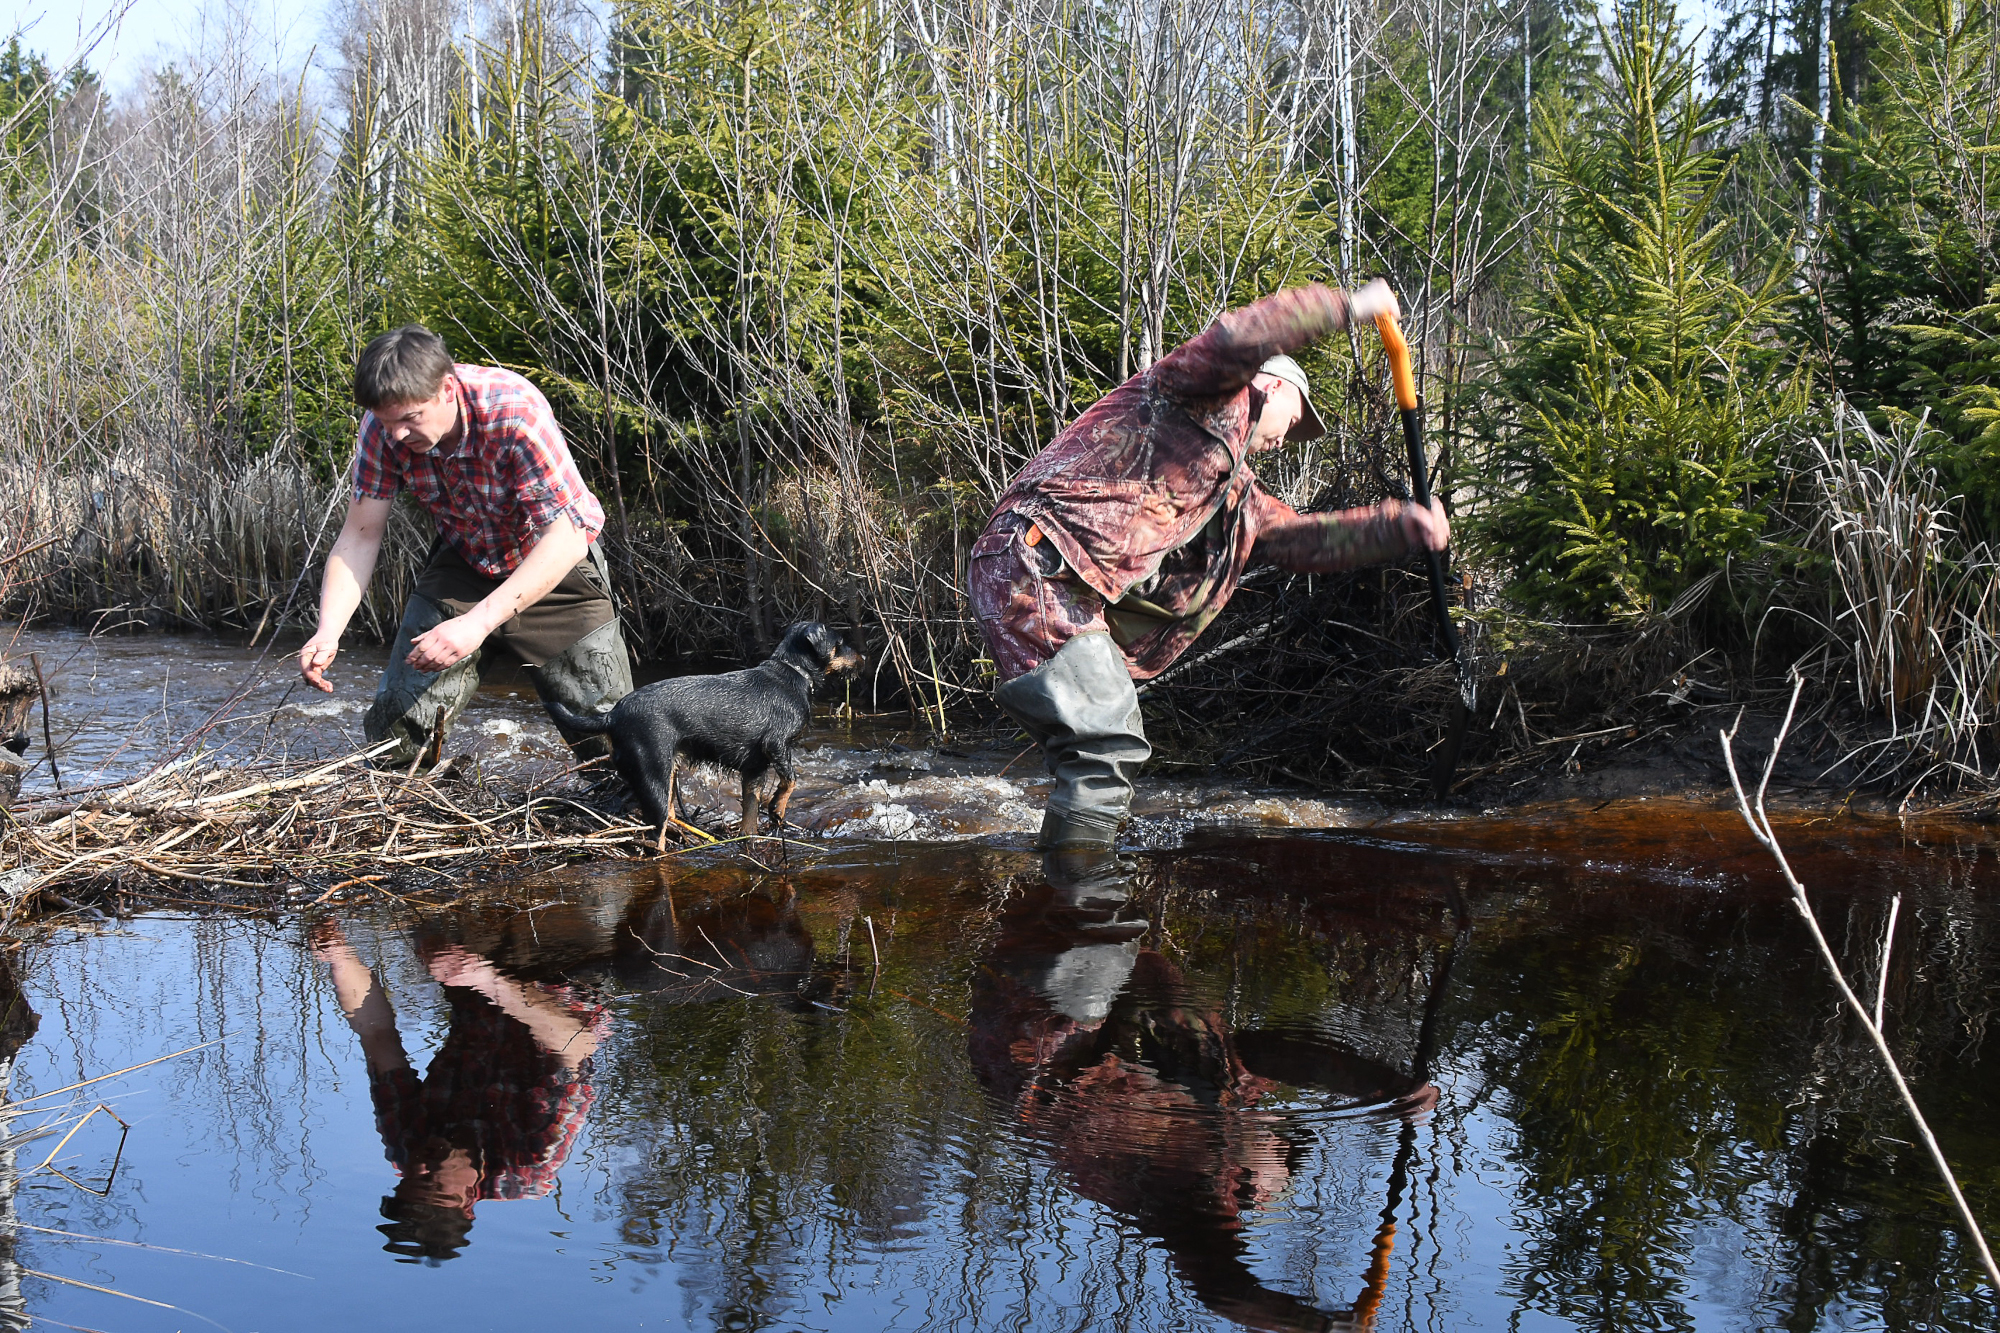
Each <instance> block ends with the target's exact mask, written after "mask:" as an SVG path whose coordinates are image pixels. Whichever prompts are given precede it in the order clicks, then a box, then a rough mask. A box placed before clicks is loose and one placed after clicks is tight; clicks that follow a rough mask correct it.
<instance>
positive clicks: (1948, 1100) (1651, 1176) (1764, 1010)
mask: <svg viewBox="0 0 2000 1333" xmlns="http://www.w3.org/2000/svg"><path fill="white" fill-rule="evenodd" d="M1808 854H1809V855H1810V854H1811V853H1808ZM1814 870H1817V871H1818V872H1819V873H1818V874H1817V876H1815V874H1814V873H1813V871H1814ZM1801 876H1802V878H1804V879H1805V880H1806V882H1807V885H1808V888H1809V889H1810V890H1812V892H1813V893H1814V896H1815V898H1816V899H1817V900H1818V902H1819V903H1820V908H1819V910H1820V914H1821V917H1822V919H1823V920H1825V921H1827V922H1829V923H1830V924H1831V926H1832V928H1831V929H1830V930H1829V934H1830V936H1831V937H1832V938H1833V939H1834V941H1835V947H1836V948H1837V949H1842V950H1843V951H1844V952H1845V953H1846V954H1847V955H1848V956H1850V957H1853V958H1856V959H1867V960H1870V961H1867V962H1864V963H1862V964H1861V965H1860V966H1858V967H1856V968H1855V969H1854V974H1855V975H1857V976H1859V977H1863V978H1867V979H1868V980H1869V981H1871V982H1872V980H1873V974H1874V970H1875V969H1874V966H1873V963H1872V959H1873V958H1874V956H1875V952H1876V950H1877V949H1878V948H1879V943H1880V933H1881V929H1882V926H1883V922H1884V920H1885V917H1886V911H1887V906H1888V897H1889V893H1890V892H1892V891H1894V889H1896V888H1900V890H1901V891H1902V893H1903V895H1904V897H1903V903H1902V910H1901V913H1900V923H1899V925H1898V931H1897V954H1896V957H1897V962H1896V964H1895V965H1894V966H1892V969H1891V975H1890V984H1889V990H1888V1006H1887V1012H1888V1015H1889V1020H1890V1021H1889V1033H1890V1039H1891V1041H1892V1042H1893V1043H1894V1044H1895V1045H1896V1046H1897V1049H1898V1054H1899V1058H1903V1057H1906V1058H1907V1060H1908V1063H1909V1065H1910V1066H1911V1067H1915V1068H1917V1069H1921V1070H1924V1071H1926V1074H1925V1076H1924V1077H1922V1078H1920V1080H1919V1082H1918V1097H1919V1100H1920V1101H1922V1102H1923V1103H1924V1104H1925V1105H1926V1108H1927V1111H1928V1113H1930V1114H1931V1116H1932V1121H1933V1124H1935V1125H1940V1126H1941V1127H1942V1126H1950V1125H1952V1124H1954V1123H1956V1125H1958V1126H1961V1127H1964V1128H1968V1129H1971V1128H1976V1127H1983V1128H1978V1132H1979V1133H1980V1134H1982V1135H1985V1136H1987V1137H1985V1140H1984V1141H1985V1142H1986V1143H1987V1144H1989V1145H1990V1144H1991V1142H1992V1139H1991V1138H1990V1128H1991V1125H1992V1123H1993V1122H1994V1117H1995V1114H1996V1112H2000V1095H1996V1094H2000V1080H1994V1079H1993V1078H1992V1077H1991V1075H1990V1073H1987V1074H1985V1075H1984V1076H1982V1074H1981V1072H1980V1071H1979V1069H1978V1058H1979V1055H1980V1053H1981V1048H1982V1042H1983V1038H1984V1032H1985V1027H1986V1024H1987V1019H1988V1015H1989V1014H1990V1012H1991V1005H1992V1003H1993V1001H1992V991H1993V986H1992V980H1991V979H1992V978H1993V977H1994V976H1995V975H1996V973H2000V953H1996V934H1995V930H1994V920H1993V918H1994V906H1993V895H1994V891H1995V887H1996V884H1995V877H1994V875H1993V872H1992V870H1991V868H1990V864H1989V862H1988V861H1987V860H1986V858H1984V857H1981V858H1978V859H1960V858H1953V857H1947V856H1938V857H1934V858H1931V857H1924V856H1918V857H1916V858H1913V859H1912V860H1909V861H1905V862H1900V863H1894V864H1887V865H1878V866H1875V867H1871V868H1870V871H1869V873H1868V874H1867V877H1866V881H1865V885H1864V886H1862V887H1857V886H1856V884H1855V880H1856V878H1857V876H1856V866H1855V865H1854V863H1853V862H1852V861H1843V860H1842V859H1841V858H1839V857H1837V856H1833V855H1831V854H1828V853H1826V852H1825V851H1824V849H1822V850H1821V853H1820V855H1819V857H1818V864H1817V865H1816V866H1813V867H1810V868H1807V869H1802V871H1801ZM1537 877H1538V878H1539V879H1540V880H1541V881H1542V883H1541V885H1540V886H1539V888H1540V891H1539V892H1538V893H1537V894H1535V895H1534V896H1533V897H1532V898H1531V899H1524V900H1521V901H1519V902H1518V903H1517V905H1516V914H1515V915H1514V917H1513V919H1512V920H1511V921H1510V922H1508V923H1507V924H1506V926H1505V927H1504V930H1505V933H1506V934H1507V935H1508V936H1509V937H1510V938H1509V939H1508V940H1507V942H1506V943H1505V945H1504V947H1501V948H1497V949H1496V948H1494V947H1493V942H1492V941H1491V940H1489V941H1488V944H1487V947H1486V949H1484V950H1482V952H1481V955H1480V957H1479V961H1478V963H1477V965H1476V971H1475V973H1474V974H1473V975H1472V976H1471V977H1470V979H1471V980H1472V981H1473V983H1474V984H1473V985H1472V986H1470V987H1469V989H1468V992H1467V993H1468V994H1469V995H1472V996H1476V997H1477V1004H1476V1005H1475V1006H1473V1007H1471V1008H1469V1009H1465V1010H1462V1011H1461V1012H1460V1013H1459V1014H1458V1020H1459V1021H1460V1022H1461V1023H1464V1024H1468V1025H1469V1027H1468V1028H1467V1029H1466V1036H1467V1038H1469V1039H1470V1040H1472V1041H1474V1042H1476V1043H1477V1049H1478V1050H1479V1053H1480V1059H1481V1066H1482V1069H1483V1071H1484V1080H1485V1086H1484V1087H1483V1088H1481V1089H1477V1090H1470V1091H1471V1095H1474V1096H1478V1097H1481V1098H1485V1097H1491V1096H1494V1095H1495V1094H1499V1095H1501V1096H1502V1097H1504V1098H1506V1099H1508V1100H1509V1101H1510V1102H1511V1104H1512V1107H1513V1112H1512V1114H1513V1119H1514V1121H1515V1124H1516V1126H1517V1128H1518V1136H1517V1140H1516V1149H1515V1154H1514V1160H1515V1162H1516V1164H1517V1165H1518V1166H1519V1167H1520V1168H1521V1170H1522V1172H1523V1175H1522V1179H1521V1182H1520V1185H1519V1194H1520V1204H1519V1206H1518V1208H1517V1211H1516V1219H1515V1221H1516V1224H1517V1225H1518V1226H1521V1227H1522V1228H1523V1229H1524V1230H1525V1231H1527V1232H1528V1234H1529V1235H1530V1236H1532V1237H1533V1238H1534V1241H1535V1244H1534V1246H1533V1249H1532V1251H1531V1253H1532V1256H1533V1257H1532V1260H1524V1261H1523V1262H1522V1263H1521V1264H1519V1265H1518V1266H1517V1267H1516V1269H1515V1271H1514V1277H1513V1295H1514V1297H1515V1298H1516V1299H1517V1300H1519V1301H1520V1302H1521V1304H1522V1305H1523V1306H1525V1307H1527V1308H1531V1309H1535V1310H1539V1311H1543V1312H1545V1313H1548V1314H1552V1315H1556V1316H1559V1317H1562V1318H1566V1319H1571V1320H1576V1321H1579V1322H1584V1323H1590V1324H1601V1323H1606V1322H1607V1321H1608V1323H1609V1324H1613V1325H1616V1326H1619V1327H1634V1328H1642V1327H1677V1326H1683V1325H1686V1326H1691V1324H1692V1321H1693V1319H1694V1312H1693V1306H1694V1304H1695V1303H1696V1302H1697V1301H1698V1300H1704V1299H1709V1298H1712V1294H1713V1293H1707V1294H1705V1295H1704V1294H1703V1293H1701V1292H1699V1291H1698V1289H1697V1282H1698V1280H1699V1275H1698V1274H1695V1273H1692V1272H1691V1270H1690V1264H1689V1257H1690V1255H1692V1254H1693V1253H1695V1252H1696V1251H1697V1249H1698V1248H1699V1246H1700V1245H1702V1244H1704V1243H1710V1244H1720V1245H1723V1246H1724V1247H1725V1248H1728V1247H1735V1246H1738V1245H1740V1244H1742V1243H1745V1238H1747V1237H1748V1236H1751V1235H1756V1236H1760V1237H1762V1238H1764V1241H1765V1243H1766V1244H1767V1246H1768V1251H1767V1252H1765V1253H1762V1254H1759V1255H1758V1256H1756V1258H1755V1260H1754V1263H1755V1265H1756V1267H1757V1268H1758V1269H1760V1270H1763V1271H1765V1272H1767V1273H1768V1276H1767V1277H1766V1278H1765V1280H1764V1284H1763V1287H1762V1289H1761V1290H1759V1291H1757V1292H1755V1293H1752V1294H1751V1295H1749V1296H1748V1297H1747V1298H1746V1299H1749V1300H1752V1301H1754V1302H1755V1303H1756V1304H1757V1305H1759V1306H1760V1307H1761V1308H1762V1310H1763V1311H1765V1312H1766V1314H1767V1315H1768V1316H1769V1317H1771V1318H1774V1319H1779V1320H1781V1321H1782V1322H1784V1323H1785V1325H1786V1326H1787V1327H1799V1328H1806V1327H1816V1326H1819V1322H1820V1321H1822V1320H1824V1319H1826V1318H1828V1317H1831V1311H1832V1310H1833V1308H1834V1306H1835V1304H1836V1302H1839V1301H1841V1300H1842V1299H1843V1298H1853V1299H1859V1300H1860V1301H1861V1302H1862V1304H1863V1306H1864V1307H1865V1306H1873V1305H1876V1304H1878V1303H1879V1304H1883V1305H1885V1306H1886V1308H1887V1311H1888V1317H1889V1318H1890V1320H1891V1326H1893V1327H1902V1326H1909V1327H1915V1326H1933V1321H1935V1325H1934V1326H1945V1327H1949V1326H1962V1327H1973V1326H1976V1324H1977V1322H1978V1319H1979V1318H1983V1317H1985V1316H1984V1315H1981V1314H1978V1313H1977V1306H1976V1303H1975V1302H1974V1301H1973V1300H1972V1299H1971V1298H1969V1297H1968V1296H1966V1295H1965V1294H1964V1293H1965V1291H1967V1290H1969V1289H1972V1288H1973V1287H1975V1286H1976V1285H1977V1283H1976V1281H1974V1280H1972V1276H1971V1275H1972V1274H1973V1271H1974V1270H1973V1268H1972V1267H1971V1266H1970V1265H1969V1264H1968V1263H1967V1261H1966V1260H1965V1258H1964V1256H1963V1255H1962V1253H1961V1252H1960V1247H1959V1246H1958V1245H1957V1244H1956V1242H1955V1241H1954V1239H1953V1231H1952V1225H1951V1219H1950V1217H1949V1212H1948V1208H1947V1206H1946V1205H1945V1204H1944V1202H1943V1200H1942V1197H1941V1196H1940V1195H1939V1194H1938V1193H1937V1191H1936V1189H1935V1187H1934V1186H1933V1185H1932V1184H1931V1182H1930V1179H1929V1178H1928V1177H1929V1169H1928V1166H1927V1163H1926V1162H1925V1161H1924V1160H1920V1158H1919V1157H1918V1156H1917V1155H1916V1154H1917V1152H1918V1150H1916V1149H1914V1148H1911V1147H1910V1146H1909V1145H1908V1144H1907V1143H1905V1142H1900V1141H1902V1140H1906V1139H1907V1138H1908V1128H1907V1125H1906V1123H1905V1122H1904V1120H1903V1117H1902V1113H1901V1111H1900V1108H1899V1107H1898V1105H1897V1104H1896V1102H1895V1099H1894V1096H1893V1093H1892V1092H1891V1090H1890V1089H1889V1088H1888V1087H1887V1085H1886V1080H1884V1079H1883V1078H1882V1076H1881V1075H1880V1072H1879V1067H1878V1066H1877V1064H1876V1062H1875V1061H1874V1060H1873V1058H1872V1057H1871V1056H1870V1055H1869V1053H1868V1052H1867V1051H1866V1050H1865V1049H1864V1048H1863V1045H1862V1040H1863V1039H1862V1038H1861V1037H1860V1035H1859V1033H1858V1032H1856V1031H1854V1030H1853V1029H1852V1028H1851V1026H1850V1025H1849V1024H1847V1023H1845V1022H1843V1021H1842V1019H1841V1017H1840V1013H1839V1011H1838V1009H1837V1006H1836V1001H1835V996H1834V993H1833V992H1832V990H1831V989H1830V988H1829V987H1828V985H1827V983H1826V981H1825V978H1824V977H1823V976H1822V975H1821V974H1820V972H1819V970H1818V965H1817V963H1816V961H1815V959H1814V958H1813V956H1812V954H1811V952H1810V943H1809V941H1808V940H1807V938H1806V936H1805V935H1804V933H1803V930H1802V927H1801V926H1800V924H1799V922H1798V919H1797V917H1796V915H1795V914H1794V913H1793V911H1792V909H1791V907H1790V906H1789V904H1788V903H1787V902H1786V901H1785V900H1784V899H1783V898H1781V897H1779V896H1777V895H1775V894H1773V893H1771V892H1768V891H1766V890H1765V889H1763V888H1758V889H1755V890H1750V889H1744V888H1741V887H1731V888H1730V889H1728V890H1718V889H1715V888H1712V887H1708V886H1700V887H1694V886H1674V887H1663V886H1661V885H1660V884H1658V883H1644V882H1632V881H1626V882H1622V883H1621V882H1619V881H1616V880H1610V879H1607V878H1605V877H1600V876H1584V875H1581V874H1575V873H1567V872H1562V871H1554V870H1551V871H1546V872H1542V873H1541V874H1540V875H1538V876H1537ZM1885 881H1891V882H1890V883H1888V884H1887V886H1886V887H1885ZM1982 899H1983V901H1982ZM1981 978H1984V979H1985V982H1984V984H1983V985H1982V984H1980V979H1981ZM1871 989H1872V988H1871ZM1943 1133H1944V1137H1945V1139H1946V1142H1947V1144H1950V1143H1951V1142H1952V1136H1951V1134H1950V1132H1949V1129H1948V1128H1947V1129H1944V1130H1943ZM1972 1142H1973V1141H1972V1140H1970V1139H1965V1138H1961V1139H1960V1140H1959V1143H1960V1145H1961V1147H1960V1148H1959V1150H1958V1152H1957V1154H1956V1158H1957V1161H1958V1162H1959V1163H1960V1166H1961V1180H1962V1181H1963V1183H1964V1185H1965V1188H1966V1193H1967V1195H1968V1197H1970V1198H1971V1199H1972V1200H1973V1204H1974V1207H1975V1209H1980V1208H1982V1207H1983V1208H1984V1209H1985V1210H1986V1212H1987V1213H1988V1214H1989V1215H1990V1214H1991V1213H1992V1211H1993V1210H1994V1209H1995V1208H1996V1207H2000V1161H1995V1160H1994V1159H1993V1157H1992V1156H1991V1154H1990V1150H1989V1152H1988V1154H1987V1156H1986V1157H1985V1158H1984V1160H1982V1159H1981V1157H1980V1156H1979V1155H1978V1153H1977V1150H1972V1151H1967V1149H1968V1148H1969V1147H1970V1144H1971V1143H1972ZM1738 1228H1740V1229H1741V1230H1737V1229H1738ZM1960 1275H1964V1276H1965V1278H1966V1282H1965V1283H1961V1281H1960ZM1968 1321H1970V1322H1968Z"/></svg>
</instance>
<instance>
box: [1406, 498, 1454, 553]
mask: <svg viewBox="0 0 2000 1333" xmlns="http://www.w3.org/2000/svg"><path fill="white" fill-rule="evenodd" d="M1402 520H1403V539H1404V540H1405V541H1407V542H1409V544H1410V549H1411V550H1412V551H1442V550H1444V549H1445V547H1447V546H1449V545H1451V520H1450V519H1448V518H1446V517H1445V516H1444V505H1443V504H1441V503H1440V502H1439V501H1438V498H1437V497H1436V496H1432V497H1431V504H1430V508H1428V509H1419V508H1418V507H1417V506H1415V505H1413V504H1407V503H1406V504H1404V506H1403V513H1402Z"/></svg>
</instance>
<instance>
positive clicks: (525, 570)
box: [406, 514, 590, 671]
mask: <svg viewBox="0 0 2000 1333" xmlns="http://www.w3.org/2000/svg"><path fill="white" fill-rule="evenodd" d="M589 551H590V539H589V538H588V537H586V536H584V534H583V529H582V528H579V527H578V526H577V525H576V523H575V521H574V520H573V519H571V518H570V517H569V516H568V515H567V514H565V515H564V516H563V517H561V518H558V519H557V520H556V521H555V522H553V523H551V524H549V526H548V527H546V528H544V529H542V532H541V535H540V536H539V537H537V538H536V539H535V545H534V547H533V549H531V550H530V551H529V552H528V555H527V558H526V559H524V560H523V561H521V565H520V568H518V569H516V570H515V571H514V572H513V573H512V574H510V575H508V577H507V581H506V582H504V583H502V584H501V585H500V586H499V587H497V588H495V589H494V590H493V591H492V592H490V593H488V594H487V595H486V598H485V600H484V601H482V602H480V603H479V605H477V606H475V607H473V608H472V609H471V610H470V611H467V612H466V613H465V614H464V615H462V616H455V617H453V618H452V619H450V620H447V621H445V622H444V623H443V624H441V625H438V626H436V627H435V628H433V629H430V630H427V631H425V632H424V633H422V634H419V635H418V636H417V637H416V638H414V639H412V640H411V641H410V655H409V657H408V658H407V659H406V660H407V661H408V662H409V664H410V665H411V666H413V667H415V668H416V669H417V670H419V671H443V670H444V669H445V668H446V667H449V666H452V665H454V664H456V663H458V662H460V661H463V660H464V659H465V658H467V657H470V656H471V655H472V654H473V653H475V652H477V651H479V645H480V644H482V643H484V642H486V636H487V635H489V634H491V633H492V632H493V631H494V630H496V629H499V628H500V627H501V626H502V625H504V624H506V623H507V622H508V621H510V620H512V619H513V618H514V617H515V616H516V615H518V614H519V613H520V612H521V611H522V610H523V609H524V608H526V607H530V606H533V605H534V604H535V603H536V602H539V601H541V600H542V598H544V597H546V596H548V594H549V590H550V589H551V588H553V587H555V586H556V585H557V584H558V583H561V582H562V581H563V578H564V576H565V575H567V574H568V573H569V572H570V571H571V570H572V569H575V568H576V565H577V562H578V561H579V560H582V559H583V557H584V556H585V555H586V554H588V553H589Z"/></svg>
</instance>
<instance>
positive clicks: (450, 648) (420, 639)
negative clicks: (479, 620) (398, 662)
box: [403, 615, 486, 671]
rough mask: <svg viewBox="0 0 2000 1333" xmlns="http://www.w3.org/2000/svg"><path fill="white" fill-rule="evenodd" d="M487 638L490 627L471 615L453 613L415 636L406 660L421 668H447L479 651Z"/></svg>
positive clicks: (425, 669) (437, 669) (435, 669)
mask: <svg viewBox="0 0 2000 1333" xmlns="http://www.w3.org/2000/svg"><path fill="white" fill-rule="evenodd" d="M485 642H486V631H485V630H484V629H481V628H480V627H479V626H478V625H477V624H475V623H474V622H473V619H472V617H471V616H469V615H464V616H453V617H452V618H451V619H450V620H447V621H444V622H442V623H440V624H437V625H433V626H432V627H431V628H429V629H427V630H425V631H424V632H423V633H422V634H419V635H418V636H417V637H416V638H414V639H411V640H410V655H409V656H408V657H406V658H404V659H403V660H404V661H405V662H408V663H409V664H410V665H411V666H413V667H415V668H416V669H417V670H419V671H443V670H444V669H445V668H446V667H450V666H456V665H457V664H458V663H460V662H462V661H464V660H465V659H466V658H468V657H470V656H472V655H473V654H474V653H476V652H478V651H479V645H480V644H482V643H485Z"/></svg>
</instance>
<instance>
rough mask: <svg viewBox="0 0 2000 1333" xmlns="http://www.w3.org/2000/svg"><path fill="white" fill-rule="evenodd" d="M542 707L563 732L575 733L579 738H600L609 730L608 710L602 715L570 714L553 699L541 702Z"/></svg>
mask: <svg viewBox="0 0 2000 1333" xmlns="http://www.w3.org/2000/svg"><path fill="white" fill-rule="evenodd" d="M542 707H544V708H546V709H548V710H549V716H550V717H552V718H554V719H555V720H556V725H557V726H559V727H561V728H562V729H563V730H564V731H570V732H575V733H576V734H577V735H579V736H601V735H603V734H604V733H605V732H607V731H609V730H611V714H610V712H609V711H608V710H607V711H605V712H602V713H572V712H570V711H569V709H567V708H564V707H563V706H562V705H561V704H559V703H557V702H556V701H555V700H553V699H544V700H542Z"/></svg>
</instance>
